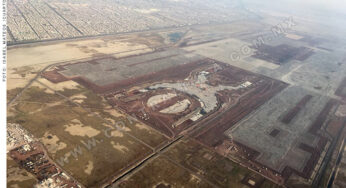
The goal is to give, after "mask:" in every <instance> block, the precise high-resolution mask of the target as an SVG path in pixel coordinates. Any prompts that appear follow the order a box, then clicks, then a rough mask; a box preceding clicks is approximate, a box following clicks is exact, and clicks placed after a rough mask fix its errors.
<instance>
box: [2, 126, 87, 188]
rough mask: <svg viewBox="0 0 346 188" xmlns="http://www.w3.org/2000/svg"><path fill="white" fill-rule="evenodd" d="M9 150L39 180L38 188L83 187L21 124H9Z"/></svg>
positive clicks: (13, 157) (12, 156) (11, 155)
mask: <svg viewBox="0 0 346 188" xmlns="http://www.w3.org/2000/svg"><path fill="white" fill-rule="evenodd" d="M7 152H8V153H9V155H10V157H11V158H12V159H14V160H15V161H16V162H17V163H18V164H19V165H20V166H21V167H22V168H24V169H25V170H27V171H28V172H30V173H31V174H33V175H34V176H35V177H36V178H37V179H38V180H39V183H38V184H37V185H36V186H35V187H37V188H41V187H45V188H47V187H52V188H53V187H54V188H55V187H73V188H80V187H81V186H80V185H79V184H78V183H77V182H76V181H75V180H73V179H72V178H71V177H69V176H68V175H67V174H66V173H64V172H63V170H62V169H61V168H60V167H58V166H57V165H56V164H55V163H54V162H53V161H52V160H51V159H50V158H49V157H48V155H47V154H46V152H45V150H44V147H43V146H42V144H41V143H40V142H38V141H36V140H35V139H34V137H33V136H32V135H31V134H30V133H29V132H28V131H27V130H25V129H23V128H22V127H21V125H18V124H13V123H9V124H8V125H7Z"/></svg>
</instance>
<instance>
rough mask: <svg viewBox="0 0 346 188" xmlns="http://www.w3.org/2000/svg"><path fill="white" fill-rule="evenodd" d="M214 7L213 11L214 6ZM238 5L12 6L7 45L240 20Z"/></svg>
mask: <svg viewBox="0 0 346 188" xmlns="http://www.w3.org/2000/svg"><path fill="white" fill-rule="evenodd" d="M211 3H213V6H209V5H210V4H211ZM234 7H235V4H233V3H227V2H223V3H215V2H213V1H211V0H203V1H198V2H194V1H192V0H188V1H168V2H160V1H149V0H145V1H139V2H138V1H135V0H130V1H127V0H120V1H112V0H105V1H96V0H86V1H81V0H77V1H75V0H65V1H59V0H53V1H45V0H25V1H23V0H12V1H9V2H8V33H9V35H8V41H9V42H20V41H35V40H47V39H61V38H74V37H78V36H94V35H102V34H111V33H120V32H131V31H142V30H149V29H156V28H165V27H180V26H186V25H194V24H208V23H218V22H220V23H222V22H227V21H231V20H234V19H237V18H238V17H239V14H238V17H237V16H235V15H236V14H235V11H230V10H231V9H234Z"/></svg>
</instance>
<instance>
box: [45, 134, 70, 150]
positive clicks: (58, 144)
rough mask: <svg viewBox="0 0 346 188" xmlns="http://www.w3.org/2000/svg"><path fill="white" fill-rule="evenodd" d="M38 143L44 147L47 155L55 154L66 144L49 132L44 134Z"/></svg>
mask: <svg viewBox="0 0 346 188" xmlns="http://www.w3.org/2000/svg"><path fill="white" fill-rule="evenodd" d="M49 136H50V137H51V138H48V137H49ZM40 141H41V142H42V143H43V144H44V145H45V147H46V148H47V150H48V152H49V153H52V154H55V153H56V152H57V151H59V150H62V149H64V148H66V146H67V145H66V144H65V143H64V142H62V141H60V139H59V138H58V137H57V136H56V135H53V134H51V133H49V132H46V133H45V134H44V136H43V137H42V138H41V139H40Z"/></svg>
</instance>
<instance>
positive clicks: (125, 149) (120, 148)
mask: <svg viewBox="0 0 346 188" xmlns="http://www.w3.org/2000/svg"><path fill="white" fill-rule="evenodd" d="M111 144H112V146H113V148H114V149H116V150H119V151H121V152H123V153H126V152H128V151H129V149H128V148H127V147H126V146H123V145H121V144H119V143H115V142H114V141H111Z"/></svg>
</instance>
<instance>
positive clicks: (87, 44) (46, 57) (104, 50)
mask: <svg viewBox="0 0 346 188" xmlns="http://www.w3.org/2000/svg"><path fill="white" fill-rule="evenodd" d="M133 50H137V51H135V52H132V53H136V54H138V53H143V52H147V51H151V49H150V48H148V46H146V45H144V44H134V43H130V42H127V41H120V40H118V39H110V40H101V39H88V40H81V41H64V42H60V43H48V44H45V45H33V46H24V47H18V48H9V49H8V68H9V69H10V68H14V67H22V66H29V65H30V66H31V65H37V64H45V65H48V64H53V63H58V62H63V61H69V60H76V59H81V58H88V57H92V56H95V55H100V54H118V55H121V53H124V54H126V55H128V54H131V52H129V51H133Z"/></svg>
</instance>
